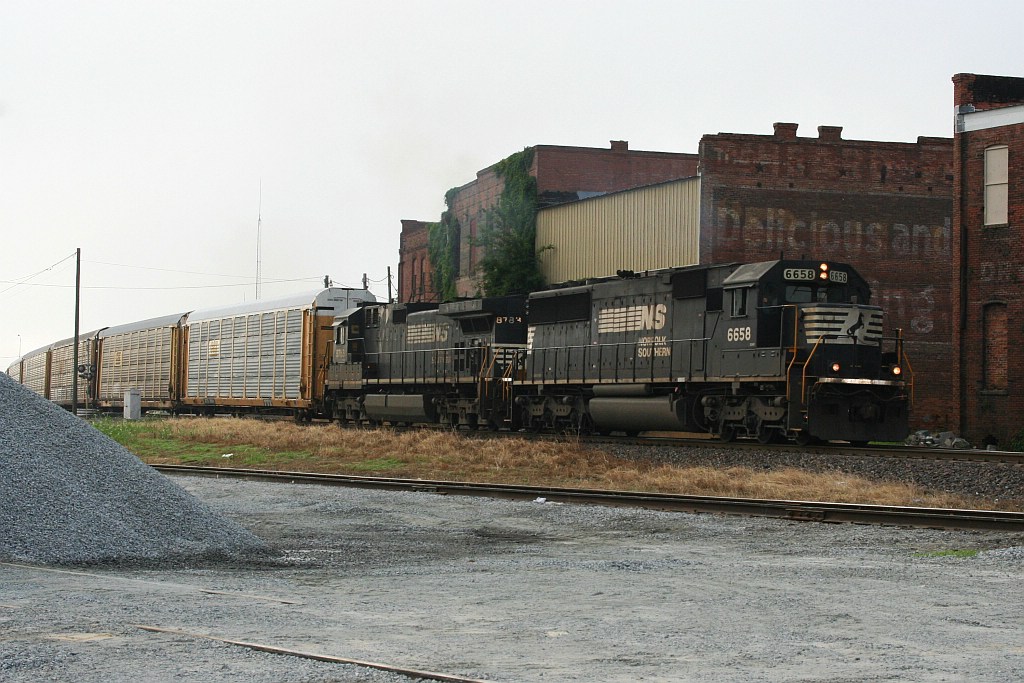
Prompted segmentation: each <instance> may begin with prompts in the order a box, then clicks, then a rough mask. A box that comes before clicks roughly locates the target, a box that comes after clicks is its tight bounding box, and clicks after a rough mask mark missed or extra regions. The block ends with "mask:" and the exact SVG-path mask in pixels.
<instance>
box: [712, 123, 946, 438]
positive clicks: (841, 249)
mask: <svg viewBox="0 0 1024 683" xmlns="http://www.w3.org/2000/svg"><path fill="white" fill-rule="evenodd" d="M700 171H701V179H700V180H701V198H700V214H701V219H700V262H701V263H717V262H723V261H756V260H763V259H774V258H778V257H779V255H780V254H785V256H787V257H789V258H799V257H801V256H805V255H806V256H807V257H808V258H815V259H818V258H820V259H834V260H837V261H846V262H848V263H851V264H852V265H853V266H854V267H856V268H857V269H858V270H859V271H860V272H861V274H862V275H863V276H864V277H865V278H866V279H867V280H868V281H869V282H870V284H871V287H872V291H873V292H874V303H875V304H877V305H880V306H882V307H883V308H884V309H885V311H886V316H887V321H888V322H887V325H886V330H885V333H886V334H887V335H890V334H894V333H895V330H896V328H900V329H902V330H903V333H904V336H905V338H906V340H907V341H908V345H907V349H908V352H909V354H910V359H911V363H912V365H913V370H914V377H915V380H916V391H915V403H914V407H913V415H912V420H913V422H914V424H915V425H916V426H918V427H921V428H928V429H946V428H948V426H950V425H953V424H955V422H956V412H955V405H953V402H952V401H950V400H949V398H948V396H949V387H951V386H952V381H953V369H952V366H951V365H952V364H951V362H950V358H951V357H952V356H953V353H952V325H951V320H950V310H951V294H952V273H951V272H950V266H949V264H950V259H951V256H952V252H953V251H954V250H953V249H952V245H953V244H954V241H953V238H952V220H953V219H952V208H953V207H952V204H953V148H952V140H950V139H948V138H931V137H920V138H918V140H917V142H916V143H904V142H877V141H868V140H844V139H843V138H842V128H840V127H836V126H819V127H818V135H817V137H798V136H797V124H795V123H777V124H775V131H774V134H773V135H741V134H731V133H729V134H725V133H723V134H718V135H706V136H704V137H703V139H702V140H701V143H700Z"/></svg>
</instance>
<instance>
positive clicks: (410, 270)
mask: <svg viewBox="0 0 1024 683" xmlns="http://www.w3.org/2000/svg"><path fill="white" fill-rule="evenodd" d="M429 237H430V223H426V222H424V221H414V220H403V221H402V234H401V235H400V236H399V242H398V255H399V256H398V259H399V260H398V301H402V302H408V301H429V302H437V293H436V292H434V287H433V284H431V282H432V281H431V278H432V277H433V273H434V271H433V269H432V268H431V267H430V257H429V256H428V255H427V241H428V239H429Z"/></svg>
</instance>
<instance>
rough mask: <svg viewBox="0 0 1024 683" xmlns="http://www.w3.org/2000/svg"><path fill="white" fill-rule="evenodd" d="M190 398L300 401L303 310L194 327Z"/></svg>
mask: <svg viewBox="0 0 1024 683" xmlns="http://www.w3.org/2000/svg"><path fill="white" fill-rule="evenodd" d="M188 329H189V337H188V390H187V396H188V397H189V398H208V397H210V398H212V397H217V398H224V399H267V400H274V399H277V400H282V399H298V398H300V395H299V388H300V381H301V372H302V309H299V308H295V309H290V310H283V311H273V312H269V313H254V314H248V315H237V316H231V317H226V318H222V319H215V320H204V321H201V322H196V323H189V326H188Z"/></svg>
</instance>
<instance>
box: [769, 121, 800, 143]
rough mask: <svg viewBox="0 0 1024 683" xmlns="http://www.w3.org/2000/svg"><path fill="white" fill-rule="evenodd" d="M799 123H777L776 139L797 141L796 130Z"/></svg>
mask: <svg viewBox="0 0 1024 683" xmlns="http://www.w3.org/2000/svg"><path fill="white" fill-rule="evenodd" d="M799 125H800V124H799V123H776V124H775V137H776V138H778V139H779V140H795V139H796V129H797V126H799Z"/></svg>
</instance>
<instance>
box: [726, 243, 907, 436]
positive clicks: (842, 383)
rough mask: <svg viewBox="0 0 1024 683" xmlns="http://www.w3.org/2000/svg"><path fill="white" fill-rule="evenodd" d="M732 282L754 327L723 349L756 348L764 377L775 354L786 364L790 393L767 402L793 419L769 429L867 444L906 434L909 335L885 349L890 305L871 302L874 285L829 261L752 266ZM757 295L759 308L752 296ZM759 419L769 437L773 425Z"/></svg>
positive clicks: (738, 307)
mask: <svg viewBox="0 0 1024 683" xmlns="http://www.w3.org/2000/svg"><path fill="white" fill-rule="evenodd" d="M725 288H726V299H727V300H729V301H731V302H732V306H731V312H732V319H733V320H737V319H740V318H743V319H745V320H748V321H749V322H750V327H749V328H746V327H743V326H742V325H737V326H735V327H734V328H733V327H731V328H730V330H729V331H728V332H727V335H726V337H727V338H726V339H725V341H724V344H723V349H738V348H741V347H743V345H744V344H749V345H750V346H751V347H754V348H753V349H751V350H752V351H753V353H754V355H755V356H756V360H755V362H754V365H757V361H760V362H761V364H760V366H759V367H758V369H759V370H761V371H763V372H764V373H765V375H767V374H770V373H771V372H772V370H773V365H774V363H775V359H776V358H777V361H778V362H780V363H781V364H782V365H781V367H779V371H778V374H779V375H781V376H782V377H783V378H784V388H785V395H784V397H783V396H782V395H781V394H780V395H778V396H775V397H771V398H769V399H768V402H769V404H774V405H779V406H783V405H785V406H788V410H787V411H786V417H785V419H784V420H780V421H775V422H773V421H771V420H769V421H768V423H767V425H768V426H769V427H771V428H772V429H774V430H776V431H777V433H779V434H782V433H785V434H788V435H791V436H795V437H796V438H797V439H798V440H801V441H811V440H815V439H836V440H846V441H851V442H854V443H860V442H867V441H868V440H869V439H883V440H900V439H902V438H904V437H905V436H906V432H907V427H906V424H907V410H908V396H907V392H906V386H905V382H904V378H903V377H902V376H901V375H902V368H901V360H902V359H903V353H902V340H896V347H895V349H894V350H892V351H883V346H884V344H885V341H886V340H885V339H884V338H883V328H882V322H883V320H882V310H881V309H880V308H878V307H877V306H871V305H870V297H871V292H870V288H869V287H868V285H867V283H866V282H865V281H864V279H863V278H862V277H861V276H860V275H859V274H858V273H857V272H856V271H854V270H853V269H852V268H850V267H849V266H846V265H844V264H834V263H829V262H813V261H776V262H768V263H761V264H751V265H749V266H741V267H740V268H738V269H737V270H736V271H735V272H734V273H733V274H732V275H731V276H730V277H729V278H727V279H726V281H725ZM755 294H756V296H757V306H756V310H754V311H751V310H749V298H750V297H751V296H752V295H755ZM745 306H746V307H745ZM748 329H749V330H750V331H749V332H748V331H747V330H748ZM730 333H731V334H730ZM748 340H749V341H748ZM775 349H777V350H778V353H777V355H776V354H775ZM735 353H736V359H735V363H734V364H735V365H736V366H737V367H739V368H742V363H741V362H740V352H739V351H736V352H735ZM766 359H767V362H766ZM757 374H759V373H757ZM763 416H764V411H762V417H763ZM747 422H748V424H749V421H747ZM758 424H759V432H758V435H759V436H761V437H764V436H765V435H764V433H763V429H764V428H765V424H764V423H762V422H760V421H759V423H758ZM726 427H728V425H726ZM733 427H734V428H735V427H740V425H733Z"/></svg>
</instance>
